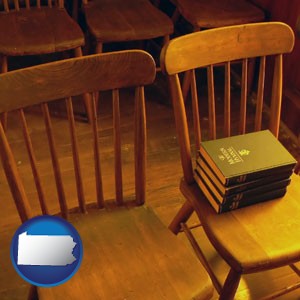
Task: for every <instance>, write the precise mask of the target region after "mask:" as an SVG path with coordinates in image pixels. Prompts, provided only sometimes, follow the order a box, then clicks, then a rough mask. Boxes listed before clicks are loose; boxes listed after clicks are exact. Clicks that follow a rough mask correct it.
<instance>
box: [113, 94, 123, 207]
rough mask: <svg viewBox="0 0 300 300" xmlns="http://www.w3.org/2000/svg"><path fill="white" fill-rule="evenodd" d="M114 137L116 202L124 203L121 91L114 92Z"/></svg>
mask: <svg viewBox="0 0 300 300" xmlns="http://www.w3.org/2000/svg"><path fill="white" fill-rule="evenodd" d="M112 93H113V123H114V126H113V129H114V132H113V135H114V150H115V189H116V202H117V203H118V204H119V205H120V204H122V203H123V188H122V187H123V184H122V182H123V180H122V156H121V126H120V104H119V90H113V91H112Z"/></svg>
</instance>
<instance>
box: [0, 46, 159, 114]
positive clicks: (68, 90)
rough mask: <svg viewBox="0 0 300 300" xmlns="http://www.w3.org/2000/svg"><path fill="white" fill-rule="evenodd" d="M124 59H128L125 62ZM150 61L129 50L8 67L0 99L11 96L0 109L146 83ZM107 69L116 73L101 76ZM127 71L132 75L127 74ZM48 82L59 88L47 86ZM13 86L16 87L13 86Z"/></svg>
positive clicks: (139, 52) (147, 81) (149, 58)
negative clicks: (12, 96)
mask: <svg viewBox="0 0 300 300" xmlns="http://www.w3.org/2000/svg"><path fill="white" fill-rule="evenodd" d="M124 60H126V61H128V63H127V64H124ZM152 62H153V58H152V57H151V56H150V55H144V53H143V52H142V51H135V50H132V51H128V52H122V51H120V52H114V53H113V54H103V55H102V56H99V55H91V56H89V57H81V58H74V59H70V60H68V61H65V60H64V61H57V62H54V63H49V64H44V65H39V66H35V67H30V68H26V70H24V71H23V70H16V71H11V72H9V73H8V74H5V76H4V75H3V76H1V77H0V78H1V80H0V99H5V98H6V99H7V98H10V101H7V102H4V103H1V108H0V112H4V111H9V110H14V109H18V108H21V107H24V106H29V105H34V104H37V103H39V102H40V101H42V100H47V101H49V100H55V99H60V98H66V97H68V96H70V95H81V94H82V93H83V91H89V92H95V91H98V90H108V89H110V88H111V89H115V88H125V87H129V86H132V85H137V84H141V85H143V84H144V85H145V84H148V83H149V82H151V81H152V80H154V76H155V75H154V73H153V72H154V70H152V69H149V65H151V64H152ZM108 70H114V72H115V73H114V74H112V75H111V76H110V77H109V78H108V79H107V80H103V78H106V77H107V76H106V74H107V72H108ZM128 73H129V74H132V75H131V76H128ZM53 74H55V76H53ZM133 75H134V76H133ZM149 78H151V80H150V79H149ZM66 80H67V81H68V82H70V83H74V82H76V85H75V84H72V85H71V84H69V85H66V84H65V82H66ZM49 82H51V84H53V86H57V87H59V86H62V88H56V89H49V88H47V87H48V84H49ZM15 86H18V87H19V88H18V89H15V88H14V87H15ZM33 86H34V87H35V88H34V89H33V88H32V87H33ZM12 90H14V93H15V97H14V98H11V97H10V95H11V91H12Z"/></svg>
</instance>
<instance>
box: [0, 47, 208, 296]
mask: <svg viewBox="0 0 300 300" xmlns="http://www.w3.org/2000/svg"><path fill="white" fill-rule="evenodd" d="M121 58H122V60H121V61H120V60H119V59H121ZM103 67H104V68H103ZM105 67H106V68H105ZM139 69H140V70H143V72H141V71H139ZM78 70H81V72H83V73H86V72H88V73H89V72H90V74H92V75H93V77H91V76H89V81H90V83H88V80H87V79H86V80H84V82H82V80H83V76H82V75H80V73H81V72H79V71H78ZM124 73H126V76H125V74H124ZM27 75H28V76H27ZM48 76H49V77H48ZM125 77H126V78H125ZM154 77H155V63H154V61H153V59H152V58H151V56H150V55H149V54H147V53H146V52H144V51H125V52H119V53H110V54H100V55H95V56H92V57H83V58H74V59H69V60H65V61H62V62H54V63H50V64H47V65H41V66H36V67H32V68H30V69H23V70H19V71H16V72H10V73H6V74H2V75H0V85H1V84H3V86H5V85H6V84H8V85H9V82H10V81H11V82H15V83H18V85H17V86H18V92H17V90H11V96H13V97H12V98H15V97H14V96H15V95H14V91H16V93H15V94H16V97H17V96H21V95H22V92H23V94H24V99H25V100H24V102H23V103H22V104H21V103H20V102H18V101H16V102H13V103H11V104H10V108H11V109H23V106H26V112H27V111H29V112H30V111H31V112H32V111H33V112H34V111H35V110H36V108H34V107H31V108H30V109H29V107H28V106H31V105H32V104H39V105H38V106H42V110H43V113H44V118H45V123H46V130H32V128H34V127H31V126H30V124H29V125H27V126H26V128H27V129H28V130H27V131H28V134H29V135H30V137H32V138H33V137H35V135H38V136H37V140H38V141H40V147H39V148H41V153H39V152H37V153H38V154H39V155H41V156H40V157H39V163H38V164H37V165H38V166H39V169H41V170H43V171H44V172H43V174H44V173H46V174H45V176H46V178H47V179H48V180H47V181H46V184H45V185H44V187H45V188H46V190H47V191H48V193H46V196H47V201H48V202H47V203H49V207H50V208H49V210H50V213H51V214H57V213H60V214H62V215H63V216H64V217H68V219H69V220H70V222H72V223H73V224H74V226H75V227H76V228H77V230H78V231H79V232H80V235H81V238H82V239H83V244H84V259H83V262H82V265H81V268H80V271H79V272H78V273H77V274H76V275H75V276H74V277H73V278H72V280H71V281H69V282H68V283H67V284H64V285H61V286H59V287H54V288H51V289H49V288H44V289H43V288H41V289H38V295H39V298H40V299H60V298H66V299H101V298H103V299H125V298H129V297H130V298H131V299H141V298H143V299H193V298H194V299H209V298H210V297H211V296H212V293H213V287H212V284H211V281H210V279H209V277H208V275H207V273H206V271H205V270H204V268H203V267H202V266H201V264H200V263H199V262H198V260H197V258H196V257H195V256H194V255H193V253H192V252H191V251H190V249H189V248H188V247H186V245H183V244H182V243H180V242H179V240H178V238H177V237H175V236H173V235H172V234H171V232H170V231H169V230H168V229H167V228H166V227H165V226H163V224H162V223H161V221H160V220H159V219H158V218H157V217H156V215H155V214H154V213H153V211H152V210H150V209H148V208H147V207H146V206H142V205H141V204H143V203H144V201H145V196H146V108H145V98H144V89H143V85H144V84H150V83H152V82H153V80H154ZM93 78H95V81H94V82H93ZM45 79H48V80H45ZM39 83H41V84H42V86H43V90H44V91H43V92H41V91H38V92H34V90H35V89H37V90H39V89H40V86H39ZM30 86H31V91H32V93H31V94H32V97H33V99H32V100H30V91H29V87H30ZM130 86H134V87H136V92H135V96H134V93H133V91H132V90H130V89H127V90H126V91H123V92H126V93H129V95H130V96H133V97H127V99H126V102H130V104H131V107H132V110H131V119H132V114H133V113H134V114H135V118H134V119H135V120H134V121H133V122H132V126H133V127H130V126H129V127H128V124H126V126H125V128H124V127H122V124H121V123H120V120H121V118H120V115H121V113H122V109H121V108H122V106H121V103H122V100H123V97H122V98H121V97H119V94H118V91H117V90H118V89H119V88H122V87H130ZM107 89H109V90H113V93H114V100H113V107H110V113H111V111H114V117H113V118H114V121H113V122H111V123H110V127H109V128H107V129H106V130H108V131H109V133H110V134H111V135H114V136H115V141H113V139H112V141H111V144H112V145H111V146H110V147H108V148H107V147H106V146H107V145H106V143H108V140H109V139H106V140H105V142H104V143H100V140H101V141H102V139H100V136H99V127H98V120H97V119H98V118H97V114H96V109H95V97H93V101H92V114H93V119H92V120H91V124H77V125H76V127H79V126H80V127H81V129H82V130H83V131H84V132H85V134H84V135H83V136H82V135H79V136H77V138H76V132H77V130H76V129H75V123H74V117H73V109H72V102H71V98H70V97H71V96H74V95H76V94H78V93H79V94H82V93H83V92H90V91H93V90H96V91H98V90H100V91H101V94H102V93H103V94H105V92H104V90H107ZM53 91H56V92H57V94H59V96H57V97H56V98H59V97H63V98H64V97H66V98H67V100H65V101H63V102H66V105H67V114H68V119H60V121H59V124H56V125H55V124H54V123H55V122H52V121H53V119H54V118H53V117H51V115H50V112H49V109H48V106H50V102H51V100H54V92H53ZM26 95H27V96H26ZM93 95H95V93H93ZM7 96H9V94H8V91H6V92H4V93H3V94H2V95H0V107H1V111H6V110H5V107H6V100H7ZM121 96H122V95H121ZM131 98H135V99H131ZM38 108H39V107H38ZM101 109H104V110H105V109H107V105H106V104H105V103H102V102H100V110H101ZM35 117H36V118H38V119H41V118H42V116H41V115H40V113H37V114H36V115H35ZM102 121H103V119H102V120H101V119H100V120H99V124H100V127H101V126H103V125H102ZM110 121H112V120H111V118H110ZM106 124H107V122H106ZM57 125H58V126H57ZM106 126H107V125H106ZM14 129H17V128H16V126H15V128H14ZM121 129H122V131H123V132H124V131H125V132H124V133H125V135H128V133H129V134H130V137H131V139H130V138H129V139H130V140H131V143H132V140H134V143H133V145H131V143H128V136H127V138H126V144H125V143H124V144H123V145H122V146H123V147H122V146H121V145H119V143H120V142H121V139H120V136H121ZM124 129H125V130H124ZM45 131H46V132H45ZM68 131H70V137H69V135H68V134H67V133H68ZM15 132H16V131H15ZM113 132H115V133H114V134H113ZM133 132H135V134H133ZM131 133H132V134H131ZM17 135H18V134H17ZM44 135H46V136H44ZM21 136H22V135H21ZM15 137H16V136H14V135H13V136H11V135H10V134H5V132H4V130H3V128H2V126H1V125H0V153H1V158H2V163H3V166H4V171H5V174H6V175H7V179H8V182H9V184H10V185H11V189H12V195H13V197H14V199H15V202H16V206H17V209H18V211H19V214H20V216H21V219H22V221H25V220H26V219H28V218H29V217H31V216H32V215H35V214H36V211H37V209H36V207H35V205H34V204H33V202H34V201H33V198H34V197H33V195H34V185H32V184H30V180H28V179H29V177H30V176H29V175H30V174H29V172H30V164H29V163H26V155H25V153H21V157H20V156H16V157H15V158H13V155H12V152H11V148H14V146H15V144H14V141H15V140H14V138H15ZM47 139H48V140H49V146H48V145H46V143H44V141H45V140H47ZM8 140H9V142H8ZM122 140H123V135H122ZM35 141H36V139H35ZM17 144H18V145H17V146H18V148H22V147H23V146H22V139H21V138H20V137H18V142H17ZM125 147H127V148H129V149H130V151H125ZM24 148H25V147H24ZM48 148H49V149H48ZM83 149H84V150H83ZM107 149H109V150H110V151H108V150H107ZM114 149H116V156H120V152H121V150H122V154H124V158H125V161H126V162H127V163H126V168H124V172H126V173H125V175H124V181H123V186H124V188H123V192H124V204H125V205H124V206H122V207H120V205H119V204H121V202H120V199H119V200H118V201H116V202H112V197H111V195H113V193H111V189H113V184H111V182H110V181H108V180H107V177H113V178H114V174H113V173H114V172H113V169H114V167H113V158H114V157H115V152H114ZM103 150H104V151H103ZM49 151H50V155H49V153H48V152H49ZM100 152H101V166H102V167H103V165H104V166H105V168H102V169H101V172H102V177H103V178H102V179H103V187H104V186H105V187H107V191H104V196H105V197H104V198H105V201H104V199H103V201H102V200H100V201H99V199H97V198H98V197H99V193H96V191H95V185H96V186H97V184H98V185H99V181H100V180H101V178H100V177H97V173H96V175H95V176H92V174H93V169H94V167H95V165H96V169H97V168H98V166H97V164H99V170H97V172H98V171H99V174H100ZM93 154H94V157H93ZM61 157H64V158H65V159H64V160H62V159H61ZM16 159H18V161H19V162H21V163H20V164H23V162H24V165H23V166H20V167H19V168H18V167H17V164H16ZM117 159H120V157H119V158H117ZM22 161H23V162H22ZM121 162H122V160H121V159H120V162H119V163H121ZM51 164H53V169H54V180H53V178H52V177H53V176H51V175H52V174H49V171H50V173H51V170H49V169H50V166H51ZM129 166H130V167H131V169H130V171H129V170H128V167H129ZM22 167H25V173H26V175H25V178H24V177H22V175H24V173H23V172H22V171H23V170H24V168H22ZM103 169H104V170H105V172H103ZM19 172H20V173H21V174H20V173H19ZM74 172H75V175H74ZM118 172H119V170H118ZM79 173H81V175H82V178H81V177H80V176H79ZM111 173H112V174H111ZM1 175H2V172H1ZM110 175H111V176H110ZM100 176H101V174H100ZM86 177H88V178H86ZM93 177H95V179H96V183H95V181H94V180H93V179H94V178H93ZM21 178H22V179H23V180H22V179H21ZM50 178H51V180H50ZM111 181H112V182H113V181H114V180H111ZM128 181H129V182H128ZM125 182H126V184H125ZM52 183H54V186H53V187H50V185H51V184H52ZM104 183H106V185H104ZM119 183H120V182H119ZM55 184H56V186H57V190H58V197H57V198H58V200H59V205H57V203H55V200H56V199H55V197H54V196H55V195H54V193H53V190H55ZM100 184H101V185H102V183H100ZM137 185H138V186H137ZM24 186H26V194H25V188H24ZM83 187H84V189H83ZM71 188H72V189H74V190H75V191H74V193H71V192H70V190H71ZM49 189H50V191H51V192H50V193H49ZM91 190H93V191H95V193H94V195H95V196H93V197H92V198H91ZM84 191H85V192H86V194H88V195H89V196H87V197H86V200H84V199H77V198H80V197H81V196H80V195H81V193H83V192H84ZM87 191H88V192H87ZM105 192H106V193H105ZM135 192H136V195H135ZM27 194H28V195H30V196H31V197H30V198H29V199H30V204H33V205H31V206H32V207H33V209H32V211H33V212H34V213H32V214H31V210H30V206H29V203H28V200H27V196H26V195H27ZM107 194H108V196H107ZM87 199H88V200H87ZM106 200H108V201H106ZM132 200H135V203H133V202H132ZM78 202H79V207H78ZM86 202H89V203H88V204H86ZM125 202H126V203H125ZM67 204H68V205H67ZM99 204H100V205H99ZM116 204H117V205H116ZM133 204H137V205H139V206H138V207H137V206H136V205H134V206H133ZM99 206H105V207H106V208H107V209H101V210H100V209H98V207H99ZM85 210H87V212H88V213H82V212H85ZM38 213H39V212H38ZM174 249H176V251H175V252H174ZM31 291H32V292H33V294H34V290H33V289H32V290H31Z"/></svg>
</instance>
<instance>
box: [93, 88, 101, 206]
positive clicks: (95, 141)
mask: <svg viewBox="0 0 300 300" xmlns="http://www.w3.org/2000/svg"><path fill="white" fill-rule="evenodd" d="M91 100H92V101H91V102H92V105H91V108H92V109H91V110H92V118H91V124H92V130H93V145H94V147H93V148H94V160H95V180H96V195H97V205H98V207H99V208H103V207H104V196H103V184H102V175H101V165H100V149H99V141H98V123H97V112H96V93H93V94H92V99H91Z"/></svg>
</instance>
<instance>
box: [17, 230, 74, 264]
mask: <svg viewBox="0 0 300 300" xmlns="http://www.w3.org/2000/svg"><path fill="white" fill-rule="evenodd" d="M75 245H76V243H75V242H74V241H73V238H72V237H71V236H69V235H28V234H27V232H23V233H21V234H20V235H19V245H18V261H17V264H18V265H31V266H37V265H38V266H66V265H68V264H71V263H73V262H74V261H75V260H76V257H74V255H73V254H72V252H73V249H74V247H75Z"/></svg>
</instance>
